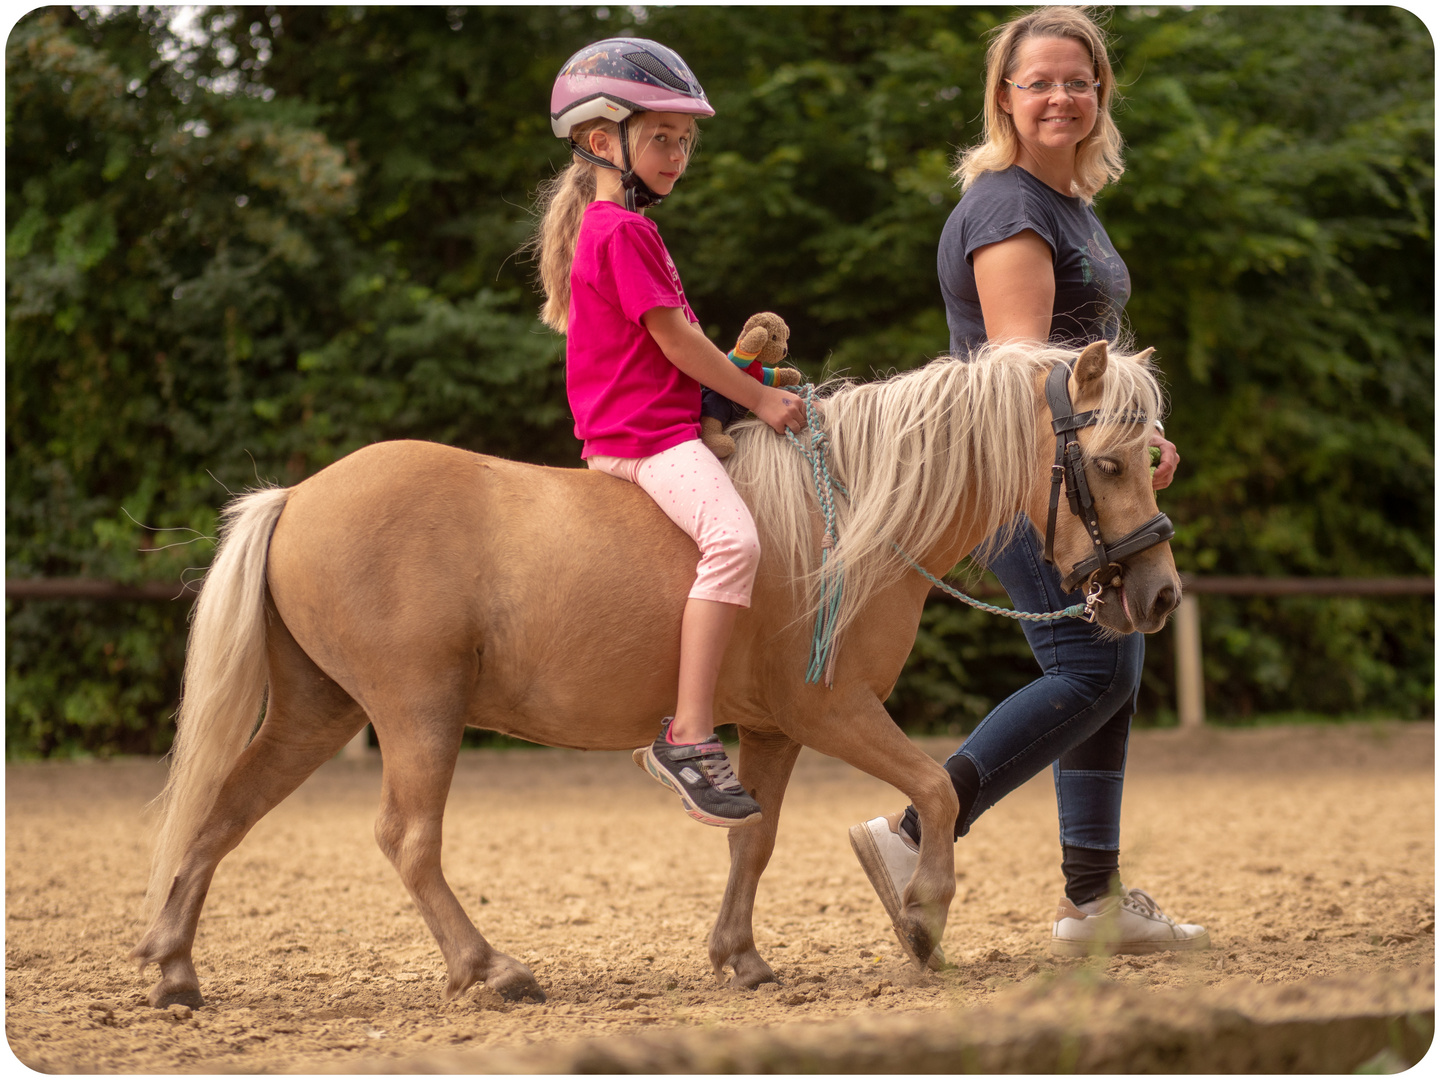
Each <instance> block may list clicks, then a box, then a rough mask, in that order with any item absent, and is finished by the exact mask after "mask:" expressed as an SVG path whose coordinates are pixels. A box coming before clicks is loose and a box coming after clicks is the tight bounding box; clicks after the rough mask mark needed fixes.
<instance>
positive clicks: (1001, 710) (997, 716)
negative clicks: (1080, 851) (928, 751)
mask: <svg viewBox="0 0 1440 1080" xmlns="http://www.w3.org/2000/svg"><path fill="white" fill-rule="evenodd" d="M1043 550H1044V549H1043V547H1042V544H1041V540H1040V537H1039V536H1038V535H1037V534H1036V532H1035V530H1034V528H1033V527H1031V526H1030V524H1029V523H1028V522H1025V523H1022V525H1021V527H1020V529H1019V531H1017V533H1016V535H1015V538H1014V539H1013V540H1011V541H1010V542H1009V543H1008V544H1006V545H1005V547H1004V548H1002V549H1001V550H1000V551H999V552H998V553H997V554H996V555H994V556H993V557H992V558H991V559H990V562H989V568H990V569H991V570H992V571H994V573H995V576H996V577H998V578H999V579H1000V584H1002V585H1003V586H1005V591H1006V592H1007V593H1009V594H1010V600H1011V602H1012V603H1013V604H1014V605H1015V608H1016V610H1018V611H1034V612H1040V611H1058V610H1059V609H1061V608H1063V607H1067V606H1069V605H1071V604H1076V603H1080V602H1082V601H1083V600H1084V596H1083V595H1082V592H1083V589H1082V591H1079V592H1073V593H1068V594H1067V593H1065V592H1062V591H1061V588H1060V573H1059V571H1057V570H1056V569H1055V568H1054V567H1053V566H1050V565H1048V564H1047V563H1046V562H1045V560H1044V558H1043V556H1042V551H1043ZM1021 626H1022V627H1024V630H1025V638H1026V640H1027V641H1029V643H1030V651H1031V652H1033V653H1034V654H1035V659H1036V660H1037V661H1038V662H1039V664H1040V668H1041V670H1042V672H1043V674H1042V675H1041V676H1040V678H1038V679H1036V680H1035V681H1034V682H1032V683H1031V684H1030V685H1029V686H1026V687H1024V688H1023V689H1021V690H1017V691H1016V692H1015V693H1013V694H1011V695H1010V696H1009V697H1008V698H1006V699H1005V700H1004V701H1002V702H1001V703H1000V704H999V705H997V706H996V707H995V708H994V709H992V710H991V711H990V714H989V715H988V716H986V717H985V719H984V720H982V721H980V725H979V726H978V727H977V728H976V729H975V730H974V731H973V732H971V733H970V737H969V738H967V739H966V740H965V742H964V743H963V744H962V745H961V746H960V748H959V749H958V750H956V751H955V755H963V756H965V757H967V758H969V759H970V761H971V763H972V764H973V765H974V766H975V770H976V772H977V773H978V774H979V777H980V790H979V794H978V796H977V798H976V799H975V803H974V806H973V807H972V808H971V810H970V813H969V815H968V816H967V817H966V819H965V820H964V821H963V822H960V823H958V824H959V828H958V830H957V835H960V836H963V835H965V833H967V832H969V830H970V826H971V825H972V824H973V823H974V821H975V819H976V818H978V817H979V816H980V815H981V814H982V813H984V812H985V811H986V810H988V809H989V808H990V807H992V806H994V805H995V804H996V803H997V802H999V801H1000V800H1001V799H1003V798H1004V797H1005V796H1006V795H1008V794H1010V792H1012V791H1014V790H1015V789H1016V788H1017V787H1019V786H1020V785H1021V784H1023V783H1024V782H1025V781H1026V780H1029V779H1030V778H1031V777H1032V776H1034V775H1035V774H1036V773H1037V772H1039V771H1040V770H1041V769H1043V768H1044V767H1045V766H1046V765H1050V764H1052V763H1053V767H1054V772H1055V801H1056V803H1057V805H1058V808H1059V811H1060V842H1061V844H1063V845H1066V846H1071V847H1083V848H1096V849H1101V850H1105V851H1118V850H1119V848H1120V797H1121V792H1122V790H1123V788H1124V784H1125V753H1126V748H1127V746H1128V742H1129V738H1130V717H1131V715H1132V714H1133V713H1134V712H1135V703H1136V698H1137V696H1138V694H1139V690H1140V669H1141V667H1142V665H1143V664H1144V661H1145V636H1144V635H1143V634H1139V633H1133V634H1127V635H1125V636H1124V637H1122V638H1118V639H1117V638H1106V637H1105V636H1102V634H1101V632H1100V630H1099V629H1098V627H1095V626H1092V625H1091V624H1089V623H1086V622H1082V621H1081V620H1079V619H1057V620H1054V621H1052V622H1043V623H1037V622H1022V623H1021ZM955 755H952V757H953V756H955Z"/></svg>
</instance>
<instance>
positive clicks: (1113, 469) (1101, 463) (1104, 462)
mask: <svg viewBox="0 0 1440 1080" xmlns="http://www.w3.org/2000/svg"><path fill="white" fill-rule="evenodd" d="M1095 468H1097V469H1099V470H1100V472H1101V473H1103V474H1104V475H1105V476H1119V475H1120V463H1119V462H1118V461H1116V460H1114V459H1113V458H1104V457H1102V458H1096V459H1095Z"/></svg>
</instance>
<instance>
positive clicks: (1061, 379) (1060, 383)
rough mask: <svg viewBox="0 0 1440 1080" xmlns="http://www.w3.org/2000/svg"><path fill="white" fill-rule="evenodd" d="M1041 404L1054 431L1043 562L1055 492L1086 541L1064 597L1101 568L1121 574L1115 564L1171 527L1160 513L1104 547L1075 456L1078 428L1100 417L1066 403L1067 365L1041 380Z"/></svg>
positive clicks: (1136, 418) (1050, 540)
mask: <svg viewBox="0 0 1440 1080" xmlns="http://www.w3.org/2000/svg"><path fill="white" fill-rule="evenodd" d="M1045 401H1046V404H1047V405H1049V406H1050V416H1051V428H1052V430H1053V431H1054V432H1055V464H1054V465H1052V466H1051V467H1050V512H1049V514H1048V515H1047V517H1046V520H1045V561H1046V562H1047V563H1049V564H1050V565H1052V566H1053V565H1055V521H1056V518H1057V517H1058V516H1059V511H1060V489H1061V488H1062V487H1063V488H1064V489H1065V495H1066V500H1067V501H1068V502H1069V504H1070V512H1071V513H1072V514H1074V515H1075V516H1076V517H1078V518H1079V519H1080V520H1081V521H1082V522H1084V524H1085V532H1086V534H1087V535H1088V536H1089V537H1090V544H1091V548H1092V550H1091V554H1090V557H1089V558H1088V559H1084V560H1082V561H1081V562H1079V563H1077V564H1076V565H1075V566H1073V567H1071V569H1070V572H1069V573H1068V574H1066V575H1065V576H1064V578H1063V580H1062V581H1061V583H1060V585H1061V588H1063V589H1064V590H1065V591H1066V592H1067V593H1069V592H1074V591H1075V588H1076V587H1077V586H1078V585H1079V584H1080V583H1081V582H1082V581H1084V580H1085V579H1086V578H1089V577H1093V576H1094V575H1095V574H1096V573H1098V572H1100V571H1101V570H1106V569H1109V568H1110V567H1115V570H1116V574H1117V576H1119V575H1120V574H1121V573H1123V569H1122V567H1121V566H1120V564H1121V563H1123V562H1124V561H1125V560H1126V559H1128V558H1130V557H1131V556H1132V555H1137V554H1139V553H1140V552H1142V551H1145V550H1146V549H1147V548H1152V547H1154V546H1155V545H1156V544H1163V543H1164V542H1165V541H1167V540H1169V539H1171V538H1172V537H1173V536H1174V535H1175V526H1174V525H1173V524H1172V523H1171V521H1170V518H1169V517H1167V516H1166V515H1165V514H1156V515H1155V516H1154V517H1152V518H1151V519H1150V520H1149V521H1147V522H1145V524H1143V525H1141V526H1140V527H1139V528H1138V529H1132V530H1131V531H1130V532H1128V533H1126V534H1125V535H1124V536H1122V537H1121V538H1120V539H1119V540H1116V541H1115V542H1114V543H1112V544H1108V545H1107V544H1106V543H1105V539H1104V537H1103V536H1101V534H1100V515H1099V513H1098V512H1097V510H1096V507H1095V499H1094V497H1093V496H1092V495H1091V494H1090V485H1089V483H1088V482H1087V481H1086V479H1085V463H1084V460H1083V458H1082V455H1081V452H1080V439H1079V434H1080V429H1081V428H1087V427H1093V426H1094V425H1096V424H1098V423H1099V422H1100V414H1099V413H1098V412H1097V411H1095V410H1093V409H1092V410H1091V411H1089V412H1083V413H1076V412H1075V411H1074V408H1075V406H1074V405H1073V404H1072V403H1071V401H1070V367H1069V365H1068V364H1056V365H1055V366H1054V367H1053V368H1051V369H1050V374H1049V375H1047V376H1046V377H1045ZM1121 419H1123V420H1126V421H1129V422H1131V423H1136V424H1144V423H1147V422H1148V420H1147V418H1146V417H1145V416H1142V415H1140V414H1138V413H1137V414H1132V415H1127V416H1124V417H1122V418H1121Z"/></svg>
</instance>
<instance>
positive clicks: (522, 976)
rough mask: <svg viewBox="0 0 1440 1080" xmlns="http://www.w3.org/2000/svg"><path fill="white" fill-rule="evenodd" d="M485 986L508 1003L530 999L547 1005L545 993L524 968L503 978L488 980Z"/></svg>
mask: <svg viewBox="0 0 1440 1080" xmlns="http://www.w3.org/2000/svg"><path fill="white" fill-rule="evenodd" d="M485 985H486V986H488V987H490V989H491V990H494V991H495V992H496V993H497V994H499V995H500V996H501V997H502V998H503V999H504V1000H506V1001H524V1000H526V999H527V998H528V999H529V1000H531V1001H534V1002H537V1003H539V1004H541V1005H543V1004H544V1003H545V991H544V990H542V989H541V988H540V984H539V983H538V982H536V981H535V976H533V975H531V974H530V972H528V971H526V970H524V969H523V968H522V969H521V970H520V971H515V972H510V973H508V974H506V975H505V976H504V977H502V978H498V979H487V980H486V981H485Z"/></svg>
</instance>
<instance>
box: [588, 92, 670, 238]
mask: <svg viewBox="0 0 1440 1080" xmlns="http://www.w3.org/2000/svg"><path fill="white" fill-rule="evenodd" d="M570 150H571V151H572V152H573V153H576V154H579V155H580V156H581V157H582V158H584V159H585V160H586V161H588V162H591V163H592V164H595V165H599V166H600V167H601V168H602V169H615V170H617V171H618V172H619V173H620V187H621V189H622V190H623V191H624V193H625V209H626V210H629V211H630V212H631V213H632V214H633V213H635V212H637V211H639V210H643V209H644V208H645V207H647V206H658V205H659V203H660V201H661V200H662V199H664V198H665V196H664V195H659V194H657V193H656V192H655V191H654V190H653V189H652V188H651V187H650V185H649V184H647V183H645V181H644V180H641V179H640V177H639V176H637V175H636V174H635V170H634V169H633V168H632V167H631V165H630V118H629V117H628V116H627V117H626V118H625V119H624V120H621V121H620V157H621V160H622V161H623V162H624V167H623V168H622V167H621V166H619V165H616V164H615V163H614V162H613V161H609V160H607V159H606V158H603V157H601V156H600V155H599V154H597V153H595V152H594V151H593V150H591V149H590V148H589V147H586V146H581V145H580V144H579V143H578V142H576V141H575V139H574V138H573V137H572V138H571V139H570Z"/></svg>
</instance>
